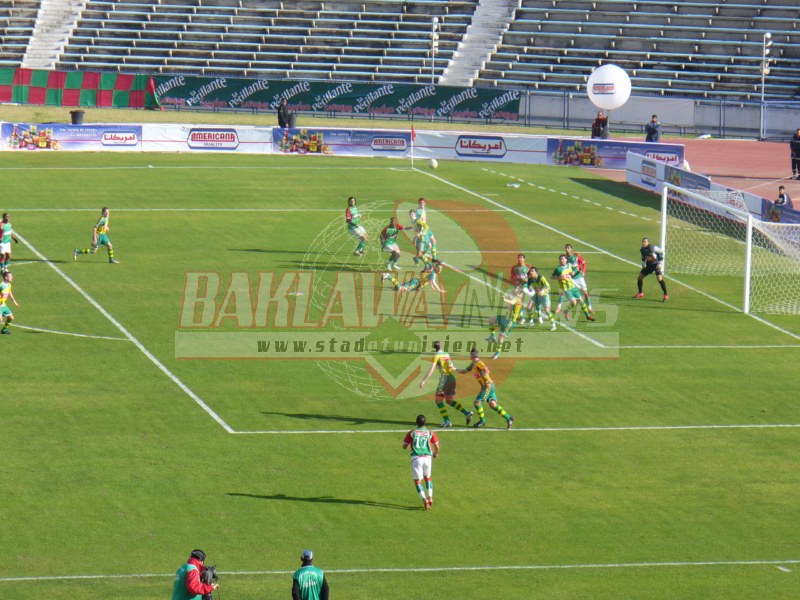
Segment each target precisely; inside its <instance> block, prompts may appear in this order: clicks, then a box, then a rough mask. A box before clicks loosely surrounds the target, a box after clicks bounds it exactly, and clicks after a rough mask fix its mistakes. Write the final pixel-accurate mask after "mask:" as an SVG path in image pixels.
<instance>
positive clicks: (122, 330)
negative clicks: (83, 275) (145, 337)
mask: <svg viewBox="0 0 800 600" xmlns="http://www.w3.org/2000/svg"><path fill="white" fill-rule="evenodd" d="M17 237H19V239H20V241H21V242H22V243H23V244H25V245H26V246H27V247H28V248H29V249H30V251H31V252H33V253H34V254H35V255H36V257H37V258H39V259H40V260H42V261H43V262H45V263H46V264H47V265H48V266H49V267H50V268H51V269H53V270H54V271H55V272H56V273H57V274H58V275H59V277H61V278H62V279H63V280H64V281H66V282H67V283H68V284H69V285H70V286H72V288H73V289H74V290H75V291H76V292H78V293H79V294H80V295H81V296H83V298H84V299H85V300H86V301H87V302H88V303H89V304H91V305H92V306H93V307H95V308H96V309H97V310H98V311H100V314H101V315H103V316H104V317H105V318H106V319H108V320H109V321H111V324H112V325H114V327H116V328H117V329H118V330H119V331H120V333H121V334H122V335H124V336H125V338H126V339H127V340H129V341H130V342H132V343H133V345H134V346H136V347H137V348H138V349H139V351H140V352H141V353H142V354H144V355H145V356H146V357H147V358H148V360H150V362H152V363H153V364H154V365H155V366H156V367H158V369H159V371H161V372H162V373H163V374H164V375H166V376H167V377H168V378H169V379H171V380H172V382H173V383H174V384H175V385H177V386H178V387H179V388H180V389H181V390H182V391H183V392H184V393H185V394H186V395H187V396H189V397H190V398H191V399H192V400H194V401H195V403H196V404H197V405H198V406H199V407H200V408H202V409H203V410H204V411H205V412H206V413H207V414H208V415H209V416H210V417H211V418H212V419H214V420H215V421H216V422H217V423H218V424H219V425H221V426H222V428H223V429H224V430H225V431H227V432H228V433H233V429H232V428H231V426H230V425H228V424H227V423H226V422H225V421H223V420H222V417H220V416H219V415H218V414H217V413H215V412H214V411H213V410H212V409H211V407H210V406H208V405H207V404H206V403H205V402H203V400H202V398H200V396H198V395H197V394H195V393H194V392H193V391H192V390H191V389H190V388H189V386H187V385H186V384H185V383H183V382H182V381H181V380H180V379H178V376H177V375H175V374H174V373H173V372H172V371H170V370H169V369H168V368H167V367H166V365H164V363H162V362H161V361H160V360H158V359H157V358H156V357H155V356H154V355H153V354H152V353H151V352H150V351H149V350H148V349H147V348H145V346H144V344H142V343H141V342H140V341H139V340H138V339H136V338H135V337H134V335H133V334H132V333H131V332H130V331H128V330H127V329H125V326H124V325H123V324H122V323H120V322H119V321H117V320H116V319H115V318H114V317H113V316H112V315H111V313H109V312H108V311H107V310H106V309H105V308H103V307H102V306H101V305H100V303H98V302H97V300H95V299H94V298H92V297H91V296H90V295H89V294H88V293H87V292H86V290H84V289H83V288H82V287H81V286H79V285H78V284H77V283H75V281H73V280H72V279H71V278H70V277H69V275H67V274H66V273H65V272H64V271H62V270H61V269H59V268H58V266H57V265H56V264H55V263H53V261H51V260H50V259H49V258H47V257H46V256H45V255H44V254H42V253H41V252H39V250H37V249H36V248H34V247H33V245H32V244H31V243H30V242H29V241H28V240H26V239H25V238H24V237H22V236H21V235H20V234H19V233H18V234H17Z"/></svg>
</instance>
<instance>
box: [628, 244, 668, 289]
mask: <svg viewBox="0 0 800 600" xmlns="http://www.w3.org/2000/svg"><path fill="white" fill-rule="evenodd" d="M639 251H640V252H641V253H642V270H641V271H639V278H638V279H637V280H636V285H637V286H638V287H639V293H638V294H636V297H637V298H644V292H642V283H643V282H644V278H645V277H647V276H648V275H650V274H651V273H655V274H656V279H658V283H659V285H660V286H661V291H662V292H663V293H664V302H666V301H667V300H669V294H667V284H666V283H665V282H664V251H663V250H662V249H661V248H659V247H658V246H654V245H653V244H651V243H650V240H649V239H648V238H644V239H642V247H641V248H640V249H639Z"/></svg>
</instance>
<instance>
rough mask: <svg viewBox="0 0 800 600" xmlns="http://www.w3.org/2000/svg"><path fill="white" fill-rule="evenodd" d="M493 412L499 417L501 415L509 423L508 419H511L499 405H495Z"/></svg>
mask: <svg viewBox="0 0 800 600" xmlns="http://www.w3.org/2000/svg"><path fill="white" fill-rule="evenodd" d="M492 410H493V411H494V412H496V413H497V414H498V415H500V416H501V417H503V418H504V419H505V420H506V421H508V419H509V418H510V417H509V414H508V413H507V412H506V411H505V409H504V408H503V407H502V406H500V405H499V404H495V405H494V407H493V408H492Z"/></svg>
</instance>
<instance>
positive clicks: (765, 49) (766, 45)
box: [758, 31, 772, 140]
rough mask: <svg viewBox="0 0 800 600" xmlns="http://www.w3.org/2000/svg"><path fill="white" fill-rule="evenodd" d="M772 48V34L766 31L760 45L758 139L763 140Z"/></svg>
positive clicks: (764, 136) (764, 137)
mask: <svg viewBox="0 0 800 600" xmlns="http://www.w3.org/2000/svg"><path fill="white" fill-rule="evenodd" d="M770 46H772V34H771V33H770V32H769V31H768V32H766V33H765V34H764V41H763V43H762V45H761V111H760V116H761V118H760V126H759V131H758V139H760V140H763V139H766V137H767V131H766V123H765V114H764V83H765V80H766V77H767V75H768V74H769V61H770V59H769V49H770Z"/></svg>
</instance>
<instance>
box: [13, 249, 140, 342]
mask: <svg viewBox="0 0 800 600" xmlns="http://www.w3.org/2000/svg"><path fill="white" fill-rule="evenodd" d="M20 239H21V238H20ZM14 329H27V330H29V331H39V332H41V333H53V334H55V335H70V336H72V337H81V338H90V339H93V340H114V341H117V342H130V341H131V340H130V339H128V338H120V337H111V336H107V335H89V334H88V333H73V332H72V331H56V330H55V329H42V328H40V327H31V326H29V325H19V324H17V323H14Z"/></svg>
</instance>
